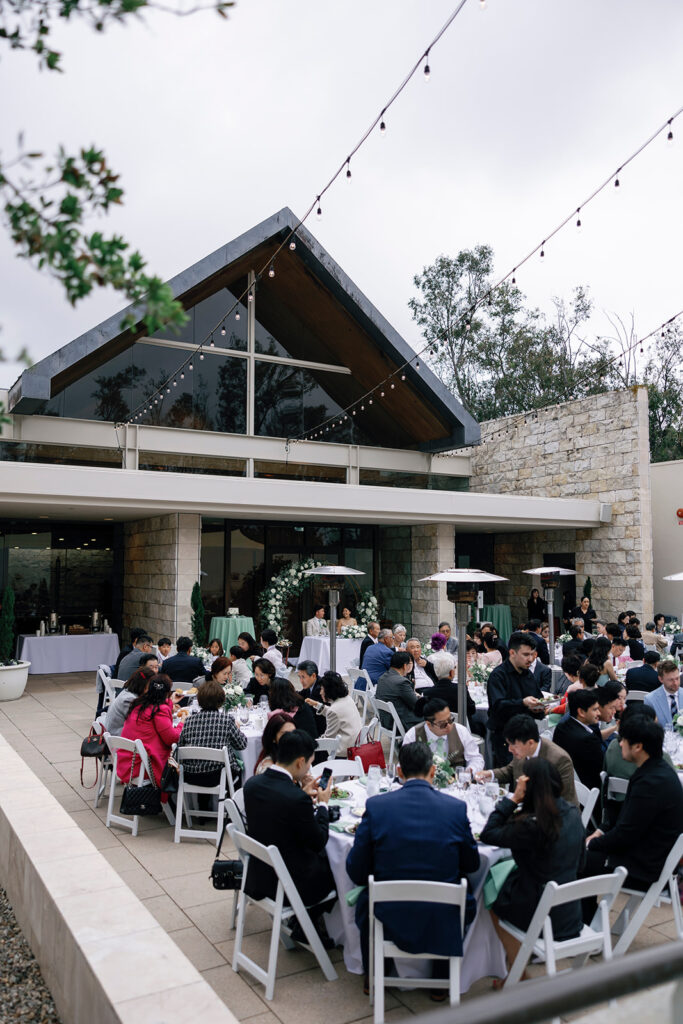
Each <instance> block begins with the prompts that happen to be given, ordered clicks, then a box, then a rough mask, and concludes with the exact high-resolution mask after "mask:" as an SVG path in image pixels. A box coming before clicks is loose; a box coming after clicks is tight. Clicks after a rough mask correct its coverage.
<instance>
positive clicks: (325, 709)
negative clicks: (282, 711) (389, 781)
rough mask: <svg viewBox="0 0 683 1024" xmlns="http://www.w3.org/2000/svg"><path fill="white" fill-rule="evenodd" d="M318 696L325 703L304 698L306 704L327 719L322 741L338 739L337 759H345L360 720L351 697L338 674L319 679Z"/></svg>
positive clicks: (358, 731) (328, 673) (355, 737)
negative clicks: (337, 737)
mask: <svg viewBox="0 0 683 1024" xmlns="http://www.w3.org/2000/svg"><path fill="white" fill-rule="evenodd" d="M320 696H321V697H322V699H323V701H324V702H325V703H320V701H317V700H311V698H310V697H307V698H306V703H307V704H310V705H311V707H312V708H315V710H316V712H317V714H319V715H324V716H325V718H326V719H327V728H326V729H325V733H324V739H326V740H328V739H334V738H335V737H336V736H339V737H340V740H339V746H338V748H337V757H342V758H345V757H346V756H347V755H346V752H347V750H348V749H349V747H352V746H353V745H354V744H355V743H356V741H357V739H358V734H359V733H360V730H361V720H360V715H359V714H358V708H357V707H356V704H355V701H354V699H353V697H350V696H349V691H348V688H347V686H346V683H345V682H344V680H343V679H342V677H341V676H340V675H339V673H338V672H326V673H325V674H324V676H322V678H321V679H320Z"/></svg>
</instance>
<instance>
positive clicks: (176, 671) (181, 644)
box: [164, 636, 205, 683]
mask: <svg viewBox="0 0 683 1024" xmlns="http://www.w3.org/2000/svg"><path fill="white" fill-rule="evenodd" d="M175 646H176V650H177V652H178V653H177V654H174V655H173V657H172V658H167V659H166V661H165V662H164V675H167V676H168V677H169V679H170V680H171V681H172V682H174V683H191V682H193V680H195V679H196V678H197V677H198V676H201V677H202V679H203V678H204V676H205V671H204V662H203V661H202V659H201V658H196V657H194V655H192V654H190V651H191V650H192V641H191V640H190V638H189V636H179V637H178V639H177V640H176V645H175Z"/></svg>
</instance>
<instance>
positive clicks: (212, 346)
mask: <svg viewBox="0 0 683 1024" xmlns="http://www.w3.org/2000/svg"><path fill="white" fill-rule="evenodd" d="M221 333H224V332H221ZM215 347H216V342H215V341H214V340H213V334H212V335H211V341H210V342H209V348H215Z"/></svg>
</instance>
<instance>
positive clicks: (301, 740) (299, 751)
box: [244, 729, 336, 948]
mask: <svg viewBox="0 0 683 1024" xmlns="http://www.w3.org/2000/svg"><path fill="white" fill-rule="evenodd" d="M315 750H316V744H315V740H314V739H312V737H311V736H309V734H308V733H307V732H303V731H302V730H300V729H296V730H295V731H294V732H287V733H284V734H283V735H282V736H281V737H280V739H279V740H278V745H277V761H276V762H275V764H274V765H272V766H271V767H270V768H268V769H267V770H266V771H265V772H263V773H262V774H261V775H254V776H253V777H252V778H251V779H248V780H247V782H246V783H245V786H244V807H245V812H246V817H247V822H248V826H249V835H250V836H251V837H252V839H256V841H257V842H259V843H263V845H264V846H270V845H272V846H277V848H278V850H279V851H280V853H281V854H282V859H283V860H284V862H285V864H286V865H287V869H288V871H289V873H290V875H291V876H292V881H293V882H294V884H295V886H296V888H297V890H298V892H299V895H300V896H301V899H302V900H303V902H304V904H305V906H306V907H308V908H309V914H310V916H311V920H312V921H313V924H314V925H315V927H316V930H317V931H318V932H319V934H320V937H321V939H322V941H323V944H324V945H325V946H326V947H327V948H331V946H332V945H333V943H332V942H331V940H330V939H329V937H328V936H327V934H326V932H325V930H324V925H323V923H322V914H323V913H324V912H326V911H327V910H329V909H330V907H331V905H332V902H333V900H328V899H326V897H327V896H329V894H330V893H331V892H334V879H333V877H332V872H331V870H330V865H329V862H328V860H327V855H326V853H325V845H326V843H327V837H328V834H329V816H328V806H327V805H328V803H329V800H330V793H331V792H332V772H331V771H330V772H329V774H328V773H327V772H323V775H322V776H321V780H320V781H321V783H322V782H323V781H324V782H325V786H324V788H321V787H320V786H318V785H317V784H316V783H315V782H314V781H313V780H312V779H311V778H310V769H311V765H312V763H313V757H314V754H315ZM276 889H277V879H276V877H275V872H274V871H273V870H272V868H270V867H268V866H267V865H266V864H263V863H262V862H261V861H257V860H252V861H251V862H250V864H249V871H248V874H247V883H246V891H247V893H248V895H249V896H252V897H253V898H254V899H263V898H264V897H266V896H268V897H270V898H271V899H275V892H276ZM334 898H335V899H336V894H335V896H334ZM292 938H293V939H294V940H295V941H302V940H303V941H304V942H305V937H304V933H303V931H301V929H300V928H299V926H298V924H297V925H296V926H295V927H294V929H293V930H292Z"/></svg>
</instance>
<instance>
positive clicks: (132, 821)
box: [104, 732, 175, 836]
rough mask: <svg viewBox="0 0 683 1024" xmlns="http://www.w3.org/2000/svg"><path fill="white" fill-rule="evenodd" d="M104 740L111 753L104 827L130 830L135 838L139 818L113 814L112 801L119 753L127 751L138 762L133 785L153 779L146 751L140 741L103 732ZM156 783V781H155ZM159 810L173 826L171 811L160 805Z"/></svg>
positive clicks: (114, 792)
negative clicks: (109, 780) (116, 826)
mask: <svg viewBox="0 0 683 1024" xmlns="http://www.w3.org/2000/svg"><path fill="white" fill-rule="evenodd" d="M104 738H105V740H106V742H107V746H108V747H109V750H110V752H111V759H112V770H111V784H110V786H109V802H108V804H107V818H106V821H105V825H106V826H107V828H111V826H112V825H118V826H119V828H127V829H130V831H131V834H132V835H134V836H136V835H137V834H138V825H139V823H140V817H139V815H137V814H134V815H133V817H132V818H124V817H123V815H121V814H114V800H115V798H116V785H117V782H118V781H119V779H118V761H119V751H120V750H127V751H128V752H129V753H130V754H135V755H136V757H137V758H138V760H139V763H140V767H139V769H138V773H137V775H136V776H135V777H134V778H133V779H132V780H131V781H132V784H133V785H136V786H142V785H144V784H145V782H149V781H150V779H152V778H153V775H152V767H151V765H150V763H149V758H148V756H147V751H146V750H145V747H144V745H143V743H142V740H124V738H123V736H112V735H111V734H110V733H108V732H105V734H104ZM157 782H158V780H157ZM161 809H162V811H163V812H164V814H165V815H166V817H167V818H168V820H169V822H170V823H171V825H173V824H175V818H174V816H173V811H172V810H171V808H170V807H169V806H168V804H167V803H166V804H162V805H161Z"/></svg>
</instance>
